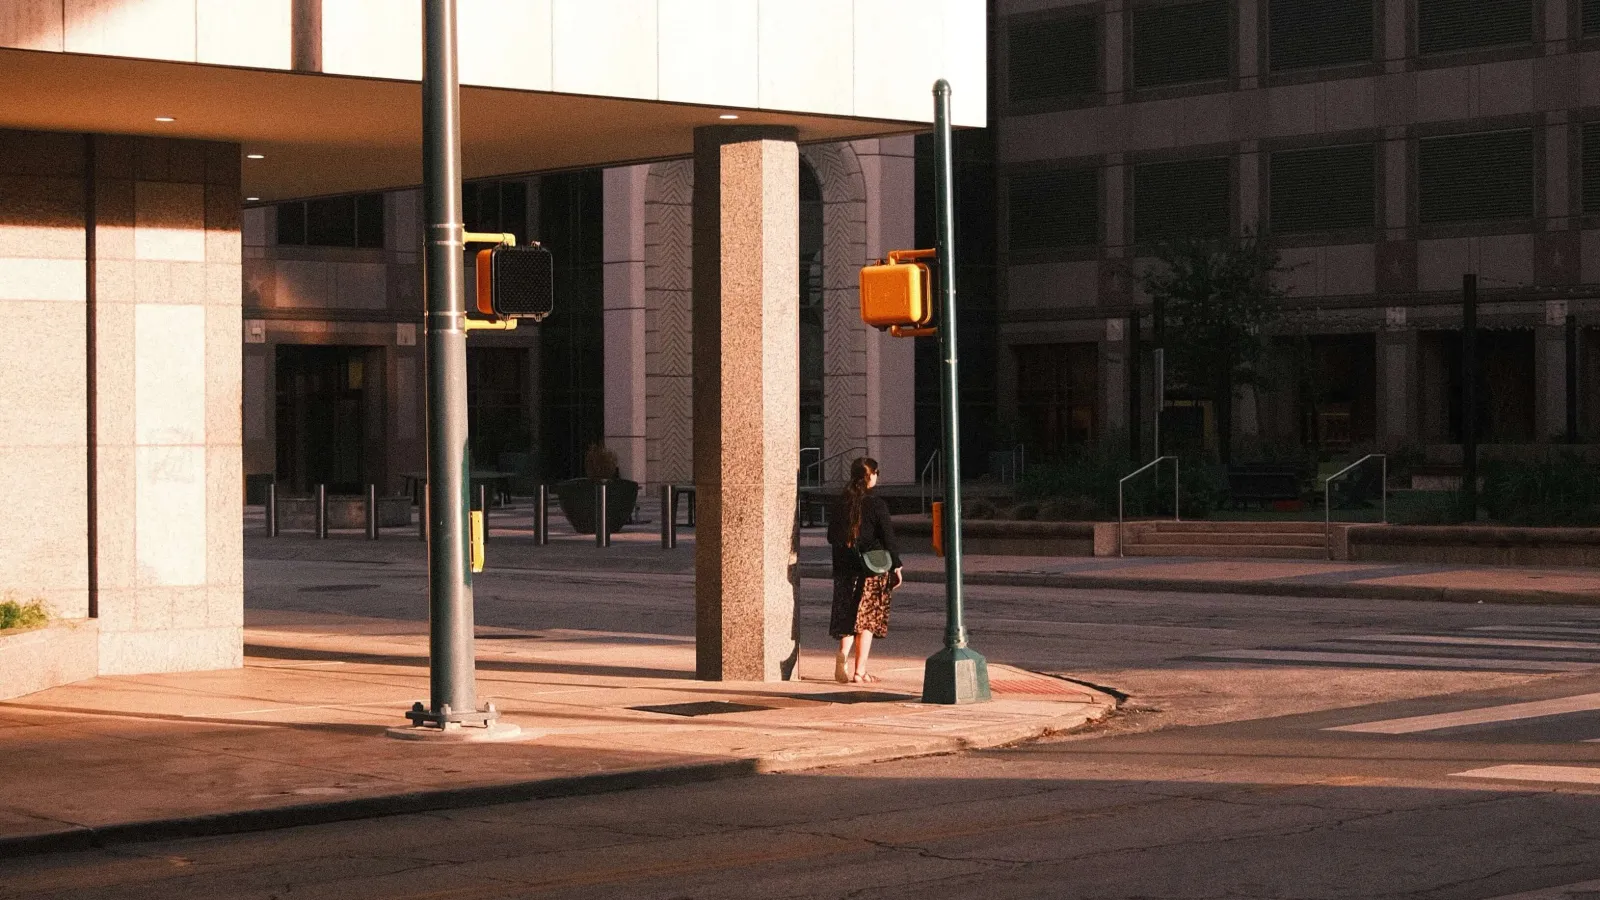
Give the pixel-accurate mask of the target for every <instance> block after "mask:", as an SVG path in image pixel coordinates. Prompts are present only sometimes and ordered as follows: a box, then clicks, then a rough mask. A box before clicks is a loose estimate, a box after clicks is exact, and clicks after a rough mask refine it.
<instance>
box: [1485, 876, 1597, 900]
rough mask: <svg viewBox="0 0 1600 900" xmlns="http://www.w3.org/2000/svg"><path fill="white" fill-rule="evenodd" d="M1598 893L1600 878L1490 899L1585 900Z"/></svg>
mask: <svg viewBox="0 0 1600 900" xmlns="http://www.w3.org/2000/svg"><path fill="white" fill-rule="evenodd" d="M1596 893H1600V879H1595V880H1594V881H1580V882H1578V883H1576V884H1563V885H1558V886H1556V887H1547V888H1539V889H1538V890H1536V891H1523V892H1522V893H1520V894H1505V895H1503V896H1499V897H1490V898H1489V900H1583V898H1585V897H1592V896H1594V895H1595V894H1596Z"/></svg>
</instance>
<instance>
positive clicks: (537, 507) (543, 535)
mask: <svg viewBox="0 0 1600 900" xmlns="http://www.w3.org/2000/svg"><path fill="white" fill-rule="evenodd" d="M549 543H550V486H549V485H547V484H541V485H539V490H538V491H537V492H535V493H534V495H533V544H534V546H536V547H544V546H548V545H549Z"/></svg>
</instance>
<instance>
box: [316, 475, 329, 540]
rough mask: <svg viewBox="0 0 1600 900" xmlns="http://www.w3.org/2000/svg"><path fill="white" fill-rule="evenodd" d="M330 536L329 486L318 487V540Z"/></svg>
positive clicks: (320, 485) (321, 485)
mask: <svg viewBox="0 0 1600 900" xmlns="http://www.w3.org/2000/svg"><path fill="white" fill-rule="evenodd" d="M327 536H328V486H327V485H325V484H319V485H317V539H318V540H321V539H323V538H326V537H327Z"/></svg>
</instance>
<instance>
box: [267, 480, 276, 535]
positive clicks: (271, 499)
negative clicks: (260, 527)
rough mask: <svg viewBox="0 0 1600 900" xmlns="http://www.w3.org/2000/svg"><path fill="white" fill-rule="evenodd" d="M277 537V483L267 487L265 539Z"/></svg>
mask: <svg viewBox="0 0 1600 900" xmlns="http://www.w3.org/2000/svg"><path fill="white" fill-rule="evenodd" d="M277 536H278V483H277V482H276V481H274V482H271V483H269V484H268V485H267V537H277Z"/></svg>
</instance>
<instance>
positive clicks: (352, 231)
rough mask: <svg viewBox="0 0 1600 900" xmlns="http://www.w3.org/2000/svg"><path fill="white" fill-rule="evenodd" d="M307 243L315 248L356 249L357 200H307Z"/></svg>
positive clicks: (347, 198) (331, 198)
mask: <svg viewBox="0 0 1600 900" xmlns="http://www.w3.org/2000/svg"><path fill="white" fill-rule="evenodd" d="M306 243H307V244H309V245H310V246H313V247H354V246H355V245H356V198H354V197H328V198H326V199H322V200H307V201H306Z"/></svg>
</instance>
